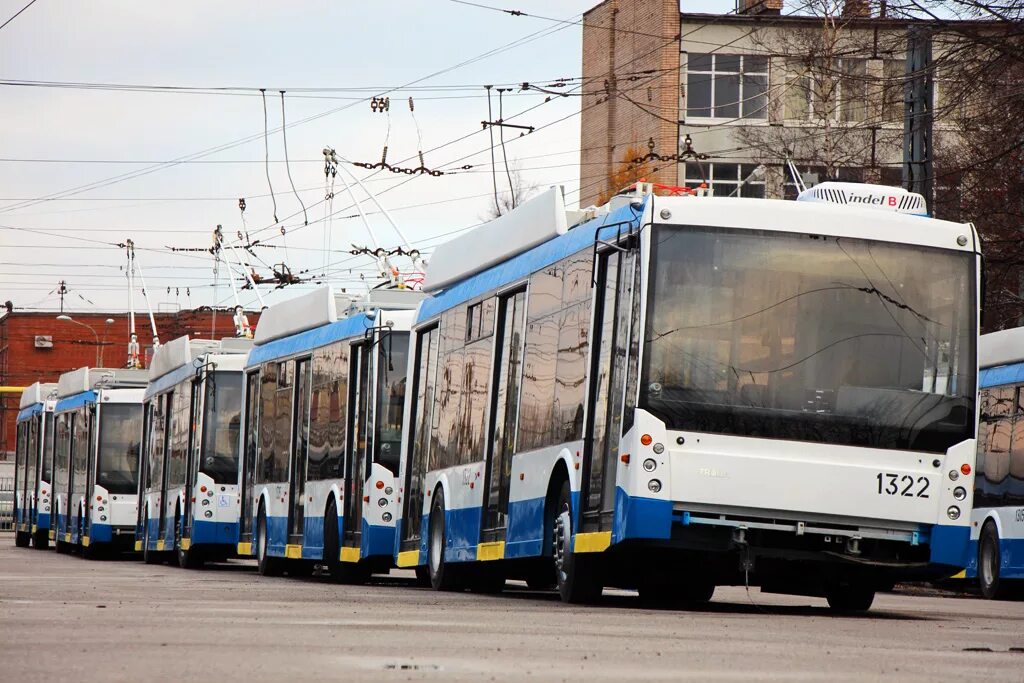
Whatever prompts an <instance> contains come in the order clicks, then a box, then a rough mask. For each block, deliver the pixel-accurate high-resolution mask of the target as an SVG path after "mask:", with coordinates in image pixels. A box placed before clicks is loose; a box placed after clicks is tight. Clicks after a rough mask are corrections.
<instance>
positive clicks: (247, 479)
mask: <svg viewBox="0 0 1024 683" xmlns="http://www.w3.org/2000/svg"><path fill="white" fill-rule="evenodd" d="M259 410H260V372H259V370H253V371H252V372H250V373H248V374H246V376H245V437H244V439H245V440H244V442H243V452H242V459H241V467H242V471H241V472H240V474H239V477H238V485H239V487H240V491H239V501H240V503H241V508H240V510H239V512H238V515H239V516H238V522H239V524H240V525H241V529H240V531H241V534H242V536H243V537H249V538H251V534H252V522H253V514H252V502H253V501H252V497H253V495H254V491H255V489H256V446H257V444H258V443H259V438H260V432H259V427H260V422H259V416H260V414H259Z"/></svg>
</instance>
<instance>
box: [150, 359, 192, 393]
mask: <svg viewBox="0 0 1024 683" xmlns="http://www.w3.org/2000/svg"><path fill="white" fill-rule="evenodd" d="M195 374H196V367H195V366H194V365H192V364H191V363H189V364H188V365H183V366H181V367H180V368H177V369H175V370H172V371H171V372H168V373H167V374H166V375H164V376H163V377H160V378H158V379H155V380H153V381H152V382H150V383H149V384H148V385H147V386H146V393H145V394H143V396H142V400H143V401H148V400H149V399H151V398H153V397H154V396H156V395H158V394H162V393H163V392H165V391H167V390H168V389H170V388H171V387H173V386H175V385H176V384H179V383H181V382H183V381H184V380H187V379H189V378H191V377H194V376H195Z"/></svg>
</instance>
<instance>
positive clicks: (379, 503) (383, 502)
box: [377, 498, 388, 508]
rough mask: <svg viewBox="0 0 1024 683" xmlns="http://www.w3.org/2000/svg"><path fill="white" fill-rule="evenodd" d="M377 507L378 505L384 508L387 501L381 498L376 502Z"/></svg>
mask: <svg viewBox="0 0 1024 683" xmlns="http://www.w3.org/2000/svg"><path fill="white" fill-rule="evenodd" d="M377 505H379V506H380V507H382V508H386V507H387V506H388V499H387V498H381V499H380V500H378V501H377Z"/></svg>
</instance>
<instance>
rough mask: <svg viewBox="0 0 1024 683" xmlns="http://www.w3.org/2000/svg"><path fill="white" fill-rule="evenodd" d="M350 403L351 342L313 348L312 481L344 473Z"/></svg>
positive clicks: (310, 466)
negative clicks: (349, 361) (349, 347)
mask: <svg viewBox="0 0 1024 683" xmlns="http://www.w3.org/2000/svg"><path fill="white" fill-rule="evenodd" d="M347 404H348V345H347V344H342V343H338V344H331V345H330V346H326V347H324V348H322V349H317V350H316V351H314V352H313V395H312V397H311V403H310V430H309V462H308V464H307V478H308V479H309V480H310V481H319V480H321V479H337V478H340V477H342V476H344V464H345V431H346V427H347V426H348V423H347V420H346V415H347V412H346V408H347Z"/></svg>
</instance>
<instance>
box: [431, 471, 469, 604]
mask: <svg viewBox="0 0 1024 683" xmlns="http://www.w3.org/2000/svg"><path fill="white" fill-rule="evenodd" d="M444 526H445V524H444V494H443V493H441V489H438V490H437V493H436V494H435V495H434V503H433V506H432V507H431V508H430V527H429V528H430V540H429V544H428V545H427V569H428V571H429V573H430V586H431V587H432V588H433V589H434V590H436V591H454V590H459V589H461V588H462V586H460V585H459V580H458V576H457V574H458V569H457V568H456V567H453V566H452V565H451V564H450V563H448V562H445V560H444V546H445V543H444V540H445V538H444V535H445V528H444Z"/></svg>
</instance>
